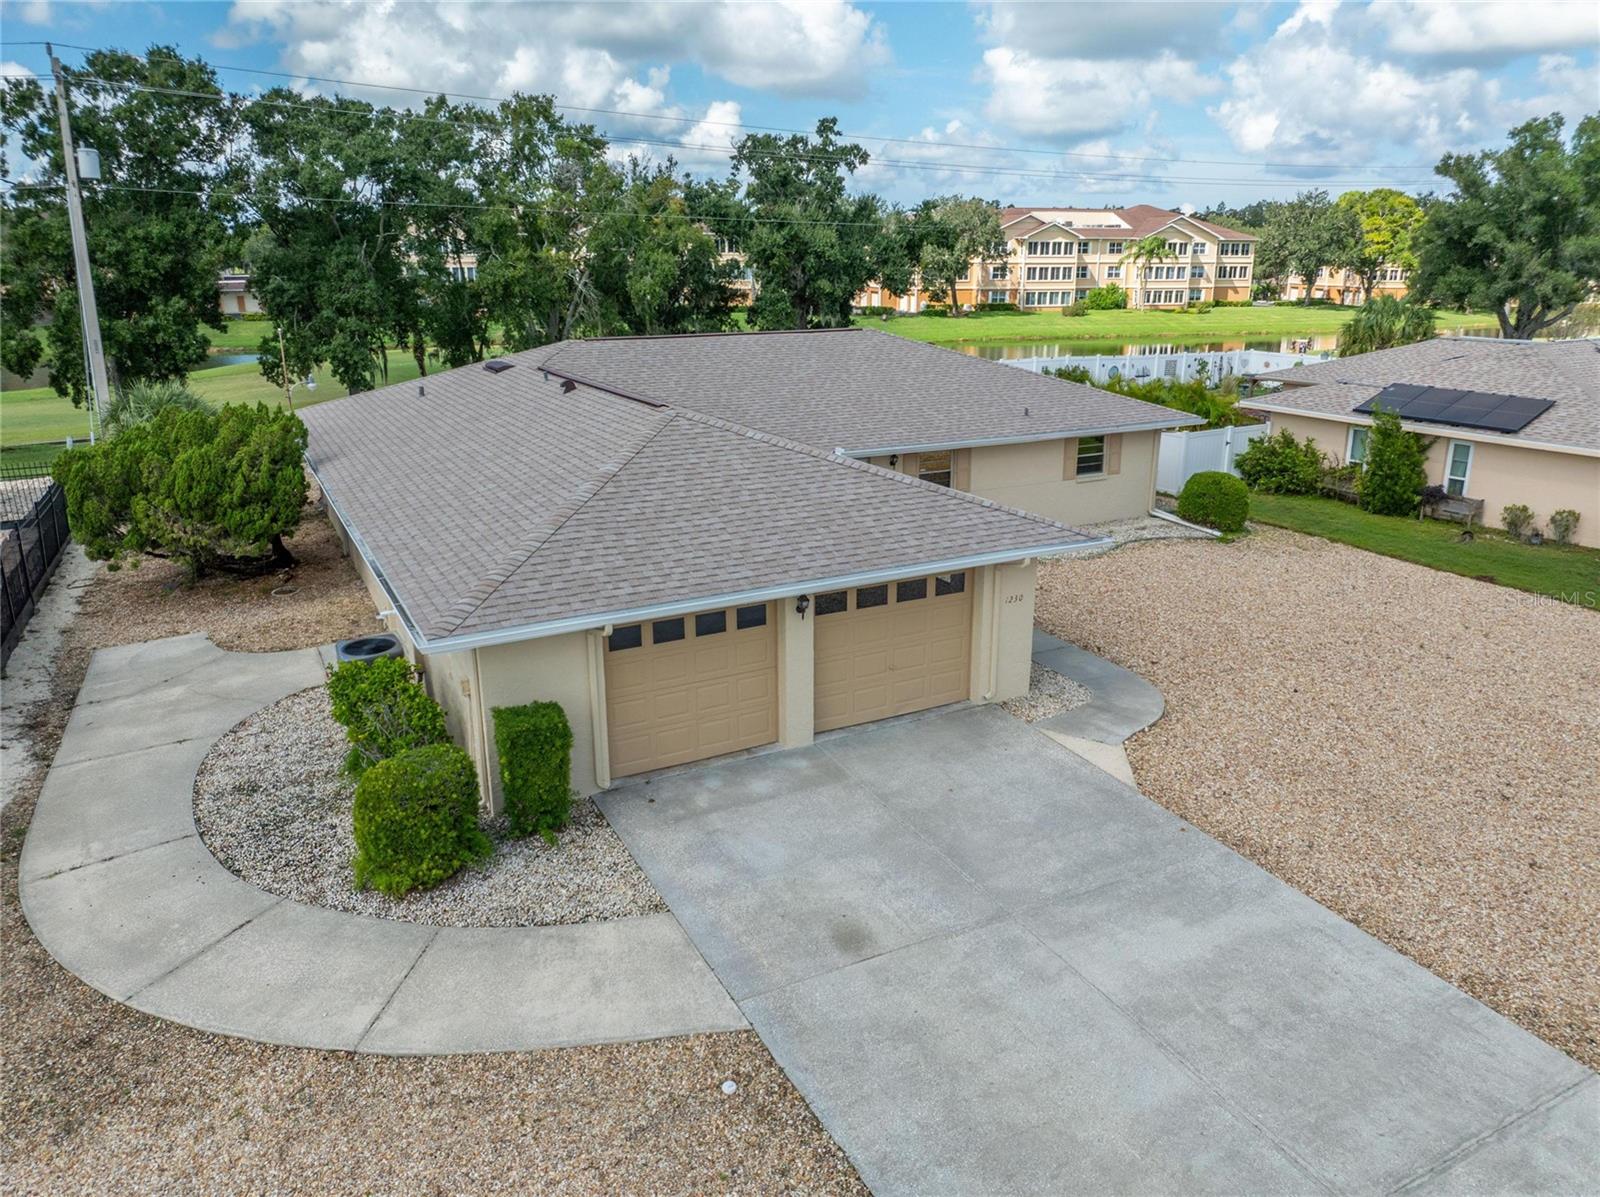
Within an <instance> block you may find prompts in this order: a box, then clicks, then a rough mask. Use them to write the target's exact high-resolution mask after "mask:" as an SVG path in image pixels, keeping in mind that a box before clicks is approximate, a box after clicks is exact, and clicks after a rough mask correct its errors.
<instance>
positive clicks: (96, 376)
mask: <svg viewBox="0 0 1600 1197" xmlns="http://www.w3.org/2000/svg"><path fill="white" fill-rule="evenodd" d="M44 49H45V53H46V54H48V55H50V73H51V75H53V76H54V77H55V81H56V113H57V115H58V116H59V117H60V118H61V160H62V164H63V165H64V166H65V167H66V170H67V220H68V223H69V224H71V226H72V260H73V264H74V268H75V270H76V271H77V276H78V314H79V315H80V316H81V317H82V318H83V345H84V356H85V357H86V358H87V359H88V360H87V362H86V363H85V364H86V365H87V366H88V369H89V381H90V385H91V389H92V390H93V399H94V412H95V415H96V417H98V419H97V422H100V423H103V422H104V421H105V418H106V409H107V408H108V407H109V406H110V404H111V383H110V380H109V377H108V376H107V374H106V352H105V346H104V345H103V344H101V341H100V310H99V308H98V307H97V306H96V305H95V300H94V275H93V274H92V273H91V272H90V270H89V235H88V233H87V232H86V231H85V230H84V227H83V195H82V193H81V192H80V190H79V186H78V152H77V150H76V148H75V147H74V146H73V144H72V116H71V114H70V112H69V111H68V108H67V80H66V77H65V76H64V75H63V74H62V73H61V60H60V59H59V58H57V57H56V52H55V47H53V46H51V45H50V44H49V43H48V42H46V43H45V47H44Z"/></svg>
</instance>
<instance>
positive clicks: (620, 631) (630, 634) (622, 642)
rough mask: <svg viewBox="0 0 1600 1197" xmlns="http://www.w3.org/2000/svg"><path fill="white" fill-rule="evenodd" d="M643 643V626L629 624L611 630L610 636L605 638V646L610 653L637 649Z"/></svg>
mask: <svg viewBox="0 0 1600 1197" xmlns="http://www.w3.org/2000/svg"><path fill="white" fill-rule="evenodd" d="M643 643H644V625H643V624H639V623H630V624H628V625H627V626H625V627H620V628H612V629H611V635H609V636H607V637H606V646H607V647H608V648H610V649H611V651H612V652H614V653H615V652H621V651H622V650H623V649H627V648H638V647H639V646H640V645H641V644H643Z"/></svg>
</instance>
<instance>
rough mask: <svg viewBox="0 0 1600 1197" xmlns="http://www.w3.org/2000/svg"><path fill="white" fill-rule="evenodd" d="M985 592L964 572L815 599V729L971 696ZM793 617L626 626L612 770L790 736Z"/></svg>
mask: <svg viewBox="0 0 1600 1197" xmlns="http://www.w3.org/2000/svg"><path fill="white" fill-rule="evenodd" d="M973 589H974V587H973V585H972V572H971V571H963V570H958V571H954V572H948V573H940V574H931V575H925V576H921V577H914V578H902V579H897V580H894V581H889V582H877V583H872V584H868V585H863V586H856V587H851V588H847V589H839V590H832V591H826V592H822V593H819V594H817V595H815V596H807V601H806V603H803V604H799V605H800V606H802V607H804V606H809V607H810V610H811V619H812V620H813V626H812V627H811V629H810V633H811V643H812V663H811V668H812V669H813V670H814V676H813V679H812V686H811V687H809V689H810V690H811V692H812V694H813V704H814V706H813V711H812V715H813V720H814V722H813V727H814V730H815V731H819V732H820V731H828V730H831V729H834V728H840V727H848V726H851V725H852V724H857V723H866V722H869V721H872V720H875V719H885V718H888V717H890V716H893V715H903V714H907V713H909V712H912V711H920V710H926V709H927V708H929V707H935V706H942V705H944V704H946V703H952V702H959V701H961V700H962V699H965V698H967V697H968V695H969V691H970V678H971V661H972V655H973V654H972V643H973V601H972V592H973ZM797 614H798V615H799V618H801V619H804V614H803V613H797ZM788 615H789V612H788V611H787V610H786V609H784V608H783V607H782V606H781V605H780V604H778V603H758V604H749V605H744V606H734V607H727V608H721V609H713V610H707V611H699V612H694V613H691V614H687V615H675V616H671V617H668V618H664V619H659V620H652V621H647V622H641V623H634V624H626V625H619V626H616V627H613V628H612V629H611V631H610V633H609V634H608V635H607V636H606V638H605V650H604V652H605V669H604V672H605V710H606V727H607V735H606V739H607V745H608V748H609V752H610V766H611V768H610V771H611V775H612V776H613V777H625V776H628V775H630V774H636V773H644V772H648V771H649V770H652V769H661V768H666V767H668V766H671V765H681V764H686V763H688V762H690V761H696V760H703V759H706V758H708V757H713V756H721V755H723V754H726V753H730V752H736V751H739V750H740V749H745V748H754V747H757V746H759V745H762V744H770V743H772V742H773V741H775V740H777V739H778V738H779V735H778V720H779V695H780V688H781V684H782V679H781V678H780V676H779V674H780V668H779V662H780V653H779V643H778V626H779V622H780V620H781V619H783V618H784V617H786V616H788ZM794 664H795V667H797V668H798V667H800V662H799V661H795V663H794Z"/></svg>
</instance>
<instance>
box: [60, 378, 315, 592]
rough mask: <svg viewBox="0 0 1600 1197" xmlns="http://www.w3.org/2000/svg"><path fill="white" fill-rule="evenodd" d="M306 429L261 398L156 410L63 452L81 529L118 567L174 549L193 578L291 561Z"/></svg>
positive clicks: (78, 533)
mask: <svg viewBox="0 0 1600 1197" xmlns="http://www.w3.org/2000/svg"><path fill="white" fill-rule="evenodd" d="M305 447H306V428H305V425H304V424H302V423H301V422H300V417H298V416H296V415H294V414H293V413H291V412H286V411H278V410H274V409H272V408H269V407H267V406H266V404H264V403H258V404H256V405H255V406H254V407H247V406H244V405H237V406H233V405H230V406H228V407H224V408H222V409H221V410H219V411H213V410H211V409H210V408H200V409H199V410H187V409H186V408H184V407H183V406H182V405H181V404H168V405H166V406H163V407H161V408H159V410H157V411H156V412H155V413H154V414H153V415H151V416H150V418H149V419H146V420H143V421H142V422H136V423H133V424H132V425H130V426H128V427H126V428H124V429H123V431H122V432H121V433H120V434H119V435H117V436H113V437H110V438H108V439H106V440H102V441H100V442H99V443H98V444H94V445H80V446H77V447H75V448H72V449H69V450H67V451H66V452H65V453H63V454H62V455H61V456H60V457H58V458H56V461H55V465H54V468H53V473H54V475H55V479H56V481H58V482H60V483H61V486H62V489H63V490H65V491H66V495H67V521H68V524H69V525H70V527H71V529H72V535H73V538H74V539H76V540H77V541H78V543H79V544H81V545H83V548H84V552H86V553H87V554H88V555H89V557H90V559H91V560H94V561H107V562H110V564H111V568H113V569H116V568H117V567H118V566H120V565H121V564H122V562H123V560H124V559H125V558H128V557H132V558H133V559H134V562H135V564H137V561H138V559H139V557H140V555H141V554H149V555H151V556H155V557H170V558H173V559H174V560H177V561H179V562H181V563H183V564H184V565H185V566H187V567H188V570H189V574H190V576H191V577H192V578H198V577H201V576H203V575H205V574H207V573H212V572H216V571H219V570H220V571H225V572H231V573H241V574H249V573H259V572H261V571H263V570H265V569H268V568H275V567H279V566H286V565H292V564H294V556H293V555H292V554H291V553H290V552H289V550H288V549H287V548H286V547H285V546H284V543H283V539H282V538H283V537H284V536H287V535H288V534H289V533H291V532H293V531H294V530H295V528H296V527H298V526H299V523H300V513H301V510H302V508H304V507H305V502H306V475H305V467H304V465H303V464H302V461H301V455H302V454H303V453H304V452H305Z"/></svg>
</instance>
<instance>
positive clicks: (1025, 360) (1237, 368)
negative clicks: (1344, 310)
mask: <svg viewBox="0 0 1600 1197" xmlns="http://www.w3.org/2000/svg"><path fill="white" fill-rule="evenodd" d="M1329 356H1330V354H1329V353H1327V352H1322V353H1274V352H1271V351H1269V350H1266V349H1213V350H1210V351H1201V352H1194V353H1185V352H1177V351H1174V352H1171V353H1159V352H1149V353H1128V354H1109V353H1107V354H1101V353H1095V354H1070V353H1064V354H1050V355H1044V356H1039V357H1007V358H1000V359H998V360H999V361H1002V362H1004V363H1005V364H1006V365H1008V366H1020V367H1022V368H1023V369H1024V370H1032V371H1033V372H1034V373H1035V374H1041V373H1043V372H1044V371H1046V370H1059V369H1061V368H1062V367H1063V366H1081V367H1082V368H1083V369H1085V370H1087V371H1089V377H1091V378H1093V379H1094V380H1095V381H1096V382H1109V381H1111V380H1112V379H1113V378H1128V379H1132V380H1133V381H1135V382H1148V381H1150V380H1151V379H1156V378H1170V379H1172V380H1173V381H1175V382H1193V381H1195V380H1196V379H1204V380H1205V381H1207V382H1209V383H1211V384H1213V385H1215V384H1216V383H1219V382H1221V381H1222V380H1223V379H1224V378H1229V377H1232V376H1233V375H1236V374H1242V375H1251V374H1265V373H1266V372H1267V371H1268V370H1287V369H1289V368H1290V367H1292V366H1303V365H1311V364H1314V363H1316V362H1321V361H1326V360H1327V359H1328V357H1329Z"/></svg>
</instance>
